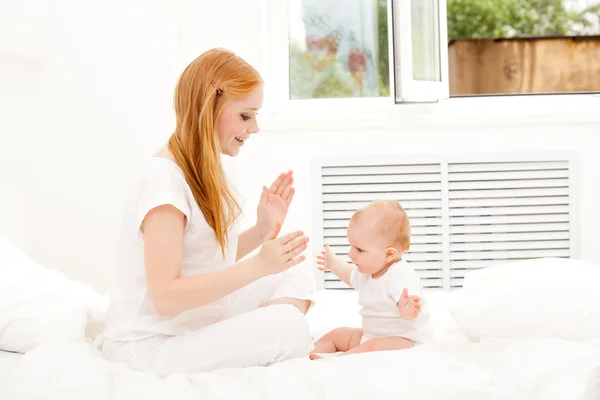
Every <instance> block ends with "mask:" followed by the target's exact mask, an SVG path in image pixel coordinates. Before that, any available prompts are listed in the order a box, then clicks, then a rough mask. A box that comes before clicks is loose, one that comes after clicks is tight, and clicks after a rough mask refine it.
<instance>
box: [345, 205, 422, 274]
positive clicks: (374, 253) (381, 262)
mask: <svg viewBox="0 0 600 400" xmlns="http://www.w3.org/2000/svg"><path fill="white" fill-rule="evenodd" d="M348 241H349V242H350V251H349V252H348V256H349V257H350V259H351V260H352V262H353V263H354V265H356V267H357V268H358V270H359V271H360V272H361V273H363V274H377V273H378V272H380V271H382V270H384V269H387V267H389V266H390V265H391V264H393V263H395V262H396V261H398V260H400V259H401V258H402V255H403V254H404V253H405V252H406V251H407V250H408V248H409V247H410V221H409V220H408V216H407V215H406V212H405V211H404V209H403V208H402V206H400V204H399V203H398V202H397V201H393V200H390V201H387V200H380V201H374V202H371V203H369V204H367V205H366V206H365V207H364V208H362V209H361V210H358V211H357V212H355V213H354V215H353V216H352V218H351V219H350V224H349V225H348Z"/></svg>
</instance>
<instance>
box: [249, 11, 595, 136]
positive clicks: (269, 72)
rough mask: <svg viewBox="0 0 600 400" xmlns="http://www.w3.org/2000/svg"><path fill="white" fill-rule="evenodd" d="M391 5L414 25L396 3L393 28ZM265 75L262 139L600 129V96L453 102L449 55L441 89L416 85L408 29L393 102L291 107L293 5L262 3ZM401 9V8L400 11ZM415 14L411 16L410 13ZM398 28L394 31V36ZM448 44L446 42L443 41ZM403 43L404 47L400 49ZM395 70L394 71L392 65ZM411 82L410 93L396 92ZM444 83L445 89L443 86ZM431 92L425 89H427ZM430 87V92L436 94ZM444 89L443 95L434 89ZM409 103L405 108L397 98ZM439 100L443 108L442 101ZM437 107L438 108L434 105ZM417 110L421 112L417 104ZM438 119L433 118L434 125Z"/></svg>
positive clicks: (443, 28) (315, 102)
mask: <svg viewBox="0 0 600 400" xmlns="http://www.w3.org/2000/svg"><path fill="white" fill-rule="evenodd" d="M391 2H394V4H400V7H399V8H400V9H402V10H404V11H403V12H402V15H407V12H408V13H409V14H408V18H407V19H408V21H410V19H411V18H410V7H407V4H410V0H388V21H393V20H392V7H391ZM260 4H261V6H262V18H263V21H264V23H262V24H261V25H262V47H263V49H264V51H263V52H262V55H263V58H262V68H261V72H262V73H263V75H264V76H265V78H266V79H265V80H266V86H265V92H266V95H265V103H264V108H263V110H262V111H261V119H260V120H261V129H262V131H267V132H269V131H277V132H282V131H314V130H322V129H334V130H342V129H359V128H373V127H375V128H378V129H380V128H398V127H400V126H420V125H422V124H423V125H431V124H433V125H435V126H440V127H442V126H443V127H449V126H474V125H475V126H487V125H489V123H490V122H493V123H495V124H508V125H518V124H520V123H541V124H546V125H552V124H555V123H562V124H581V123H586V124H590V123H600V113H598V112H597V110H598V107H599V106H600V94H597V93H581V94H560V95H556V94H523V95H517V96H512V95H491V96H475V97H458V98H456V97H455V98H449V84H448V83H449V82H448V80H449V78H448V52H447V51H441V52H440V57H441V65H440V67H441V74H442V82H441V84H440V85H427V82H414V81H413V80H412V40H411V37H410V33H411V28H410V27H409V26H407V25H405V26H404V28H403V32H404V31H407V32H409V34H408V35H404V36H405V40H404V43H402V44H400V48H399V49H400V51H401V52H402V53H403V54H404V53H406V54H408V55H405V56H404V57H406V58H410V62H409V63H408V64H409V65H410V72H409V71H408V70H404V71H403V76H404V78H402V77H401V78H400V79H399V80H396V79H395V75H397V74H396V71H395V70H394V69H395V68H390V71H389V73H390V92H391V93H390V97H380V98H350V99H306V100H290V96H289V27H288V2H287V0H261V3H260ZM438 4H439V19H440V29H439V31H440V36H441V37H447V13H446V0H439V3H438ZM396 7H398V6H396ZM407 10H408V11H407ZM390 25H391V26H390V27H389V28H388V43H389V46H388V50H389V52H390V60H393V59H394V46H393V44H394V39H393V29H394V28H393V26H394V25H396V24H394V23H393V22H392V24H390ZM390 28H391V29H390ZM441 42H443V40H441ZM398 43H399V42H396V45H397V46H398ZM390 64H392V63H390ZM402 79H404V85H400V86H401V87H402V90H401V91H399V92H398V93H397V90H396V86H397V85H398V83H396V84H395V83H394V82H398V81H399V82H402ZM438 83H439V82H438ZM421 84H425V85H421ZM428 86H429V87H428ZM432 86H437V87H432ZM397 94H398V95H399V97H400V98H401V99H402V100H403V102H401V103H397V102H396V101H395V100H394V99H396V95H397ZM436 100H437V101H436ZM430 102H433V103H430ZM409 103H417V104H409ZM432 117H433V118H432Z"/></svg>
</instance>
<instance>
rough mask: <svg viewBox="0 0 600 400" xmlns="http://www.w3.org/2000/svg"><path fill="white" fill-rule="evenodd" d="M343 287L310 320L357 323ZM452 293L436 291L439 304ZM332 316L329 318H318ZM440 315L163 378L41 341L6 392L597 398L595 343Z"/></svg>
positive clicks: (7, 395) (12, 395)
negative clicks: (358, 340) (392, 341)
mask: <svg viewBox="0 0 600 400" xmlns="http://www.w3.org/2000/svg"><path fill="white" fill-rule="evenodd" d="M344 295H346V297H344V298H341V297H339V296H342V294H339V295H335V294H331V293H328V294H323V296H325V297H327V296H329V297H331V298H330V302H329V303H326V304H328V305H329V306H334V309H337V310H338V312H337V313H336V314H335V315H333V314H332V311H331V310H328V309H327V307H325V311H324V312H322V313H321V314H320V315H319V313H317V312H315V314H313V315H312V316H311V319H312V323H313V324H317V323H319V322H321V323H322V324H321V326H320V327H319V328H320V329H321V330H326V329H329V328H330V327H329V326H325V325H337V324H339V323H345V322H349V323H353V322H354V323H356V319H354V320H353V321H345V320H344V314H345V313H346V311H345V310H351V309H352V307H351V306H350V305H349V303H348V301H350V300H351V298H352V295H351V294H350V295H349V294H344ZM332 296H333V297H332ZM336 296H337V299H338V300H339V299H342V300H339V301H337V302H336V300H334V297H336ZM321 298H323V297H321ZM447 299H448V297H447V296H438V297H437V301H438V303H437V304H438V306H439V305H440V304H443V303H444V302H445V301H446V300H447ZM317 300H318V299H317ZM435 301H436V300H435V299H434V302H435ZM317 304H318V303H317ZM344 304H345V305H344ZM434 308H435V307H434ZM315 309H316V306H315ZM438 309H439V308H438ZM327 315H329V319H328V323H327V324H326V323H325V321H319V319H320V318H325V319H327ZM351 315H354V314H353V313H348V314H347V315H346V316H347V317H350V316H351ZM336 317H337V319H336ZM339 319H341V320H339ZM436 321H438V323H439V324H440V325H439V326H440V327H442V329H443V330H444V332H442V333H441V334H440V335H438V336H437V338H436V341H435V342H434V343H430V344H425V345H421V346H417V347H415V348H413V349H409V350H400V351H393V352H377V353H368V354H358V355H353V356H345V357H335V358H327V359H323V360H319V361H310V360H308V358H299V359H294V360H289V361H286V362H283V363H280V364H276V365H273V366H270V367H266V368H265V367H253V368H243V369H241V368H236V369H234V368H230V369H222V370H218V371H213V372H210V373H198V374H173V375H170V376H168V377H167V378H164V379H161V378H158V377H156V376H154V375H151V374H147V373H142V372H134V371H131V370H129V369H128V368H126V367H125V366H124V365H120V364H115V363H111V362H108V361H106V360H104V359H103V358H101V357H100V355H99V352H98V351H97V350H95V349H93V348H92V347H91V346H90V345H89V342H84V341H71V342H63V343H54V344H45V345H42V346H40V347H38V348H36V349H34V350H32V351H30V352H29V353H27V354H26V355H25V356H24V357H22V358H21V359H20V360H19V362H18V365H17V368H15V370H14V374H13V380H12V382H11V383H10V384H8V386H6V387H5V388H4V390H1V389H0V399H3V400H4V399H6V400H25V399H31V398H43V399H56V400H66V399H82V398H85V399H90V400H92V399H98V400H99V399H138V398H140V399H144V400H152V399H161V400H163V399H169V398H177V399H178V400H185V399H198V398H202V399H209V400H216V399H283V398H286V399H302V400H308V399H344V400H347V399H365V398H377V399H396V400H397V399H456V400H470V399H473V400H475V399H476V400H482V399H485V400H505V399H506V400H509V399H510V400H520V399H522V400H554V399H556V400H563V399H569V400H579V399H581V400H598V399H600V347H599V346H593V345H592V344H585V343H577V342H571V341H567V340H564V339H558V338H543V337H540V338H530V339H521V340H514V341H510V340H498V339H488V338H483V339H482V340H481V341H480V342H479V343H472V342H470V341H469V340H468V339H467V338H466V337H465V336H464V335H463V334H462V333H461V332H460V331H458V330H457V327H456V325H453V324H452V323H451V322H452V321H451V320H447V319H445V316H444V315H443V313H438V317H437V319H436Z"/></svg>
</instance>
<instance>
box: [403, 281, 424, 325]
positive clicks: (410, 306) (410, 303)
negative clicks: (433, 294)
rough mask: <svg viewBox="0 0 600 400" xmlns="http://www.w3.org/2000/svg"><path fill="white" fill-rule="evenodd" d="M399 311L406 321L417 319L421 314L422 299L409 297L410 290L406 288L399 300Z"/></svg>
mask: <svg viewBox="0 0 600 400" xmlns="http://www.w3.org/2000/svg"><path fill="white" fill-rule="evenodd" d="M398 309H399V310H400V315H401V316H402V318H404V319H415V318H417V317H418V316H419V314H420V313H421V298H420V297H419V296H409V295H408V289H406V288H404V290H403V291H402V294H401V295H400V300H398Z"/></svg>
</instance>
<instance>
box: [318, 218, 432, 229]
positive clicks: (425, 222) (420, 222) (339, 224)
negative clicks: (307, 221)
mask: <svg viewBox="0 0 600 400" xmlns="http://www.w3.org/2000/svg"><path fill="white" fill-rule="evenodd" d="M348 222H350V220H349V219H323V228H344V229H347V228H348ZM441 225H442V219H441V218H435V217H434V218H412V219H411V220H410V226H411V228H412V227H417V226H441Z"/></svg>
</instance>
